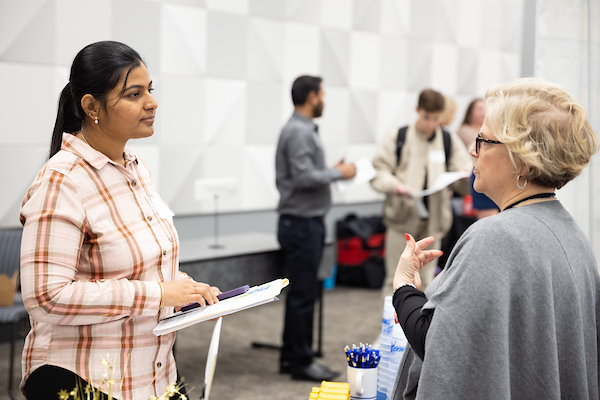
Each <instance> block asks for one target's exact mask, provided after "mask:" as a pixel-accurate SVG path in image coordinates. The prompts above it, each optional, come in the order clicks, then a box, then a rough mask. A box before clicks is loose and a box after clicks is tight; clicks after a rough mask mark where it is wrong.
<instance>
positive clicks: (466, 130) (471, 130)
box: [456, 98, 485, 149]
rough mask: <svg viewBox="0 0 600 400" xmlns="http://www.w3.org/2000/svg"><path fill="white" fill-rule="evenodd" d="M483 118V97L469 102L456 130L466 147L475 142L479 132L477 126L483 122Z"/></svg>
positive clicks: (479, 126)
mask: <svg viewBox="0 0 600 400" xmlns="http://www.w3.org/2000/svg"><path fill="white" fill-rule="evenodd" d="M484 118H485V103H484V102H483V99H480V98H477V99H474V100H473V101H471V103H469V106H468V107H467V111H466V112H465V118H464V119H463V122H462V124H461V125H460V128H458V130H457V131H456V134H457V135H458V136H459V137H460V139H461V140H462V141H463V143H464V144H465V147H466V148H467V149H468V148H470V147H471V145H472V144H473V142H475V136H477V132H479V128H481V125H482V124H483V119H484Z"/></svg>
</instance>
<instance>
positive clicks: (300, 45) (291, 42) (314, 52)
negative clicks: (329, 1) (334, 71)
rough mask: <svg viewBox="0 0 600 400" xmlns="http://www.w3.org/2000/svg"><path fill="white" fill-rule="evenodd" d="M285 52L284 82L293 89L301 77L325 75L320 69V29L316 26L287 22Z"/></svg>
mask: <svg viewBox="0 0 600 400" xmlns="http://www.w3.org/2000/svg"><path fill="white" fill-rule="evenodd" d="M284 37H285V45H284V51H283V82H284V84H288V87H291V83H292V82H293V80H294V79H295V78H296V77H298V76H300V75H317V74H323V73H322V70H321V67H320V63H319V60H320V58H321V57H320V49H321V37H320V29H319V27H318V26H316V25H314V24H302V23H298V22H287V23H286V24H285V35H284Z"/></svg>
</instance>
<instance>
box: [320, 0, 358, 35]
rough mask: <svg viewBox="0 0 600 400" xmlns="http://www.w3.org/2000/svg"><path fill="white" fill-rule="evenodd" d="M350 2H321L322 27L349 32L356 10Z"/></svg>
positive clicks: (330, 0) (325, 0)
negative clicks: (350, 5) (349, 5)
mask: <svg viewBox="0 0 600 400" xmlns="http://www.w3.org/2000/svg"><path fill="white" fill-rule="evenodd" d="M349 3H350V2H349V1H348V0H321V26H323V27H326V28H338V29H346V30H349V29H350V28H351V27H352V22H353V21H352V16H353V15H354V12H353V11H354V10H353V8H352V7H348V4H349Z"/></svg>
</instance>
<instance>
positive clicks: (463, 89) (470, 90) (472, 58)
mask: <svg viewBox="0 0 600 400" xmlns="http://www.w3.org/2000/svg"><path fill="white" fill-rule="evenodd" d="M478 71H479V52H478V51H477V50H476V49H468V48H461V49H459V50H458V71H457V79H456V81H457V84H458V87H457V88H456V89H457V92H458V93H459V94H465V95H466V94H476V93H477V97H482V96H483V94H482V93H478V87H477V81H478V76H479V75H478Z"/></svg>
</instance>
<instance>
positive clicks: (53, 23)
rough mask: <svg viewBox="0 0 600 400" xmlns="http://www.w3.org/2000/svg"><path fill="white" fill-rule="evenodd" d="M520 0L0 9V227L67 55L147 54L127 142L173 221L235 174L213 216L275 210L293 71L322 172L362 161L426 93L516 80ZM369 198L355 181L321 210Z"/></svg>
mask: <svg viewBox="0 0 600 400" xmlns="http://www.w3.org/2000/svg"><path fill="white" fill-rule="evenodd" d="M522 8H523V7H522V0H504V1H501V0H187V1H186V0H180V1H166V0H165V1H159V0H154V1H151V0H113V1H109V0H94V1H90V0H26V1H20V0H19V1H17V0H0V120H1V121H2V128H1V129H0V187H1V188H2V189H1V195H0V227H7V226H15V225H18V210H19V206H20V203H21V200H22V198H23V195H24V193H25V190H26V189H27V188H28V187H29V185H30V183H31V181H32V180H33V178H34V176H35V174H36V172H37V171H38V170H39V168H40V166H41V165H42V164H43V162H44V161H45V156H46V153H47V151H48V143H49V140H50V136H51V132H52V128H53V125H54V117H55V113H56V104H57V99H58V94H59V91H60V89H61V88H62V87H63V86H64V85H65V84H66V82H67V79H68V68H69V66H70V63H71V61H72V59H73V57H74V56H75V54H76V53H77V52H78V51H79V50H80V49H81V48H82V47H83V46H85V45H87V44H89V43H91V42H95V41H98V40H107V39H111V40H118V41H122V42H125V43H127V44H129V45H130V46H132V47H133V48H135V49H136V50H138V51H139V52H140V53H141V54H142V56H143V57H144V58H145V59H146V61H147V63H148V66H149V69H150V73H151V76H152V78H153V80H154V82H155V87H156V91H155V94H156V97H157V101H158V102H159V108H158V114H157V122H156V131H155V134H154V136H153V137H152V138H149V139H145V140H143V141H139V142H130V147H132V148H133V149H134V150H136V151H137V152H138V153H139V154H140V155H141V156H142V157H143V158H144V159H145V160H146V162H148V163H149V164H150V166H151V168H152V170H153V171H154V176H153V179H154V181H155V184H156V185H157V186H158V188H159V190H160V192H161V195H162V196H163V197H164V199H165V200H166V201H167V202H168V203H169V204H170V205H171V207H172V209H173V210H174V211H175V213H176V214H178V215H182V214H197V213H203V212H211V211H212V210H213V204H212V201H195V200H194V198H193V182H194V181H195V180H196V179H198V178H215V177H225V176H237V177H238V178H239V179H240V182H241V183H240V187H239V189H238V191H237V193H236V194H235V195H233V196H229V197H225V198H222V200H221V202H220V208H221V211H245V210H268V209H273V208H274V207H275V205H276V202H277V199H278V194H277V191H276V189H275V184H274V153H275V146H276V140H277V137H278V134H279V130H280V128H281V127H282V125H283V124H284V122H285V121H286V120H287V118H288V117H289V115H290V113H291V111H292V106H291V100H290V96H289V89H290V86H291V83H292V81H293V79H294V78H295V77H296V76H298V75H300V74H317V75H321V76H323V78H324V79H325V89H326V101H327V104H326V110H325V114H324V116H323V118H321V120H320V121H319V124H320V132H321V133H322V137H323V141H324V143H325V147H326V153H327V156H328V161H329V163H330V164H334V163H335V162H336V161H337V160H338V159H339V158H340V157H342V156H344V155H345V156H346V158H347V159H348V160H350V161H351V160H356V159H358V158H360V157H369V158H370V157H371V156H372V154H373V152H374V149H375V147H376V144H377V143H378V142H379V140H380V139H381V137H382V136H383V135H384V134H385V133H386V132H387V131H388V130H389V129H391V128H393V127H395V126H397V125H400V124H406V123H409V122H412V121H413V120H414V118H415V113H414V107H415V105H416V99H417V95H418V93H419V92H420V91H421V90H422V89H423V88H425V87H433V88H435V89H438V90H440V91H442V92H444V93H445V94H447V95H450V96H452V97H454V98H455V99H456V100H457V101H458V102H459V104H460V107H459V113H458V114H457V118H456V120H455V122H456V124H457V123H458V121H459V120H460V119H461V117H462V114H463V113H464V108H465V106H466V104H467V103H468V102H469V101H470V100H471V99H472V98H473V97H475V96H483V94H484V93H485V90H486V89H487V87H488V86H489V85H490V84H492V83H494V82H498V81H508V80H512V79H516V78H518V75H519V69H520V43H521V38H520V35H521V34H520V32H521V25H522V20H521V19H522ZM378 198H379V197H378V196H377V195H376V194H375V193H374V192H373V191H371V189H370V188H369V187H368V186H364V187H363V188H361V189H357V190H355V191H352V192H350V193H348V194H346V195H344V196H342V195H340V194H339V193H335V197H334V201H335V202H336V203H352V202H360V201H370V200H374V199H378Z"/></svg>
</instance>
